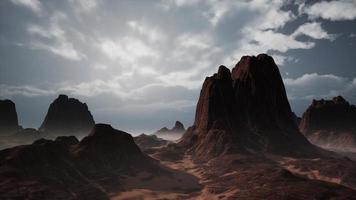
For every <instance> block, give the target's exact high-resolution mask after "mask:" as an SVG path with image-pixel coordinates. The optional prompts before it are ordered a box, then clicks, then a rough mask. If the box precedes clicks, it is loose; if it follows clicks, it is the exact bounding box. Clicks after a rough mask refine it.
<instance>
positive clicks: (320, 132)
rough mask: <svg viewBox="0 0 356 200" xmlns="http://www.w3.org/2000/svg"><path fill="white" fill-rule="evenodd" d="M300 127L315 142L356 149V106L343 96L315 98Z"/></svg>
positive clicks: (322, 144)
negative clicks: (328, 98) (325, 98)
mask: <svg viewBox="0 0 356 200" xmlns="http://www.w3.org/2000/svg"><path fill="white" fill-rule="evenodd" d="M299 128H300V130H301V132H302V133H303V134H304V135H305V136H306V137H308V139H309V140H310V141H311V142H313V143H315V144H318V145H321V146H325V147H331V148H355V149H356V107H355V106H354V105H350V103H349V102H347V101H346V100H345V99H344V98H343V97H341V96H337V97H334V98H333V99H332V100H324V99H321V100H313V102H312V104H311V105H310V106H309V107H308V109H307V110H306V111H305V112H304V114H303V118H302V121H301V124H300V127H299Z"/></svg>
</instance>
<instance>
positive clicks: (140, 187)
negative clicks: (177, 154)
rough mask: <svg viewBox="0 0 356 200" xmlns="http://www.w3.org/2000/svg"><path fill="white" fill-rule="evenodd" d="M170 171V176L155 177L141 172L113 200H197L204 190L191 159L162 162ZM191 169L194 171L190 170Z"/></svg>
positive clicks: (125, 183)
mask: <svg viewBox="0 0 356 200" xmlns="http://www.w3.org/2000/svg"><path fill="white" fill-rule="evenodd" d="M162 164H163V165H164V166H165V167H167V168H168V169H170V171H171V173H170V174H168V175H161V176H153V175H152V174H149V173H147V172H141V173H139V174H137V175H136V176H134V177H127V178H126V180H125V182H124V184H123V185H125V190H126V192H121V193H119V194H117V195H113V196H112V198H111V199H112V200H144V199H145V200H151V199H152V200H153V199H155V200H156V199H157V200H158V199H162V200H163V199H165V200H170V199H172V200H173V199H196V198H193V197H194V196H197V194H198V193H199V192H201V190H202V184H201V183H200V178H199V177H198V176H196V175H197V174H196V173H191V172H193V171H194V170H195V165H194V164H193V162H192V161H191V160H190V158H185V159H183V160H182V161H180V162H176V163H173V162H162ZM188 169H191V170H192V171H190V170H188Z"/></svg>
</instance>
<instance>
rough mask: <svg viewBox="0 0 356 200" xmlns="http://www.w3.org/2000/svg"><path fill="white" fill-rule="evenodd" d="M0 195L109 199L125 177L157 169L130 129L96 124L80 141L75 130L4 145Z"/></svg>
mask: <svg viewBox="0 0 356 200" xmlns="http://www.w3.org/2000/svg"><path fill="white" fill-rule="evenodd" d="M0 169H1V170H0V199H109V194H110V193H111V192H118V191H120V190H123V189H124V188H125V187H126V186H125V185H124V184H123V183H122V181H123V177H125V176H128V175H132V174H137V173H140V172H141V171H146V172H152V173H159V172H160V171H162V170H161V169H160V167H159V165H158V162H157V161H155V160H154V159H152V158H150V157H149V156H147V155H145V154H143V153H142V152H141V151H140V149H139V148H138V147H137V145H136V144H135V143H134V140H133V138H132V137H131V135H130V134H128V133H125V132H123V131H119V130H115V129H113V128H112V127H111V126H110V125H106V124H97V125H95V127H94V128H93V130H92V131H91V133H90V135H88V136H87V137H85V138H83V139H82V140H81V141H80V142H79V141H78V140H77V139H76V137H74V136H61V137H57V139H55V140H46V139H40V140H37V141H35V142H34V143H33V144H31V145H22V146H17V147H13V148H9V149H5V150H2V151H0Z"/></svg>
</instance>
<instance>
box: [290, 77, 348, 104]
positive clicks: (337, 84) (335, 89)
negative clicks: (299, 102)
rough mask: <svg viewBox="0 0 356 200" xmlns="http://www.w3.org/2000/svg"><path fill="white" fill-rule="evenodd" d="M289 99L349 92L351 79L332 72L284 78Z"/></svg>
mask: <svg viewBox="0 0 356 200" xmlns="http://www.w3.org/2000/svg"><path fill="white" fill-rule="evenodd" d="M284 84H285V85H286V89H287V93H288V97H289V98H290V99H317V98H326V97H332V96H336V95H340V94H345V93H346V94H349V92H348V91H349V90H348V88H349V87H350V85H352V81H351V80H349V79H348V78H345V77H340V76H336V75H333V74H323V75H320V74H318V73H312V74H304V75H303V76H301V77H298V78H295V79H292V78H286V79H284Z"/></svg>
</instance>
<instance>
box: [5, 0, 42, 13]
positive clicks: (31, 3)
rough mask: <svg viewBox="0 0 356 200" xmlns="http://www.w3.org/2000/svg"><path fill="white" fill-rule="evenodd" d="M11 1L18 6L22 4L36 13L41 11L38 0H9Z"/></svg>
mask: <svg viewBox="0 0 356 200" xmlns="http://www.w3.org/2000/svg"><path fill="white" fill-rule="evenodd" d="M11 2H12V3H14V4H16V5H19V6H24V7H26V8H28V9H30V10H32V11H33V12H35V13H37V14H40V12H41V7H42V4H41V2H40V1H39V0H11Z"/></svg>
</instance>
